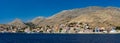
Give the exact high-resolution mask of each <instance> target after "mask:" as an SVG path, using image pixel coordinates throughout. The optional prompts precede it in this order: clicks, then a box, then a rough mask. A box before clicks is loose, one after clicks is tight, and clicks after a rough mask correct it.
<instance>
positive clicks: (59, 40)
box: [0, 33, 120, 43]
mask: <svg viewBox="0 0 120 43" xmlns="http://www.w3.org/2000/svg"><path fill="white" fill-rule="evenodd" d="M0 43H120V34H26V33H0Z"/></svg>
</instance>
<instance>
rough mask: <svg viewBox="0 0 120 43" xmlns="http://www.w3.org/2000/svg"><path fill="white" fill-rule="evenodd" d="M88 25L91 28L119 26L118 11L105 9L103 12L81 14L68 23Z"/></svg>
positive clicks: (119, 11)
mask: <svg viewBox="0 0 120 43" xmlns="http://www.w3.org/2000/svg"><path fill="white" fill-rule="evenodd" d="M71 22H81V23H88V24H90V25H91V26H101V27H106V26H120V9H119V8H114V7H107V8H105V9H103V10H97V11H95V12H89V13H86V14H82V15H80V16H78V17H76V18H74V19H72V20H71V21H70V23H71Z"/></svg>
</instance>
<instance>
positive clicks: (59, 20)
mask: <svg viewBox="0 0 120 43" xmlns="http://www.w3.org/2000/svg"><path fill="white" fill-rule="evenodd" d="M119 21H120V8H117V7H98V6H91V7H85V8H76V9H70V10H63V11H61V12H59V13H57V14H55V15H53V16H51V17H48V18H44V17H36V18H35V19H33V20H31V23H33V24H35V25H38V26H42V25H56V24H64V23H71V22H81V23H89V24H90V25H91V26H93V27H94V26H109V25H112V26H120V23H119ZM10 25H15V26H17V25H20V26H25V25H24V23H23V22H21V21H20V20H15V21H13V22H11V23H10Z"/></svg>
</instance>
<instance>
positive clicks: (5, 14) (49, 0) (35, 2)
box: [0, 0, 120, 24]
mask: <svg viewBox="0 0 120 43" xmlns="http://www.w3.org/2000/svg"><path fill="white" fill-rule="evenodd" d="M119 2H120V1H119V0H0V24H4V23H8V22H11V21H12V20H14V19H15V18H20V19H22V20H23V21H29V20H31V19H33V18H35V17H38V16H45V17H49V16H52V15H54V14H56V13H58V12H60V11H62V10H67V9H73V8H81V7H82V8H83V7H87V6H103V7H105V6H115V7H120V3H119Z"/></svg>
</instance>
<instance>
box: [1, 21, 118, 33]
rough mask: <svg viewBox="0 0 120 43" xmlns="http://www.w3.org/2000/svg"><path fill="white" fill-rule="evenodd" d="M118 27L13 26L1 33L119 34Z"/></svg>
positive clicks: (5, 27) (2, 26) (81, 25)
mask: <svg viewBox="0 0 120 43" xmlns="http://www.w3.org/2000/svg"><path fill="white" fill-rule="evenodd" d="M117 32H119V31H117V30H116V27H113V26H109V27H95V28H91V27H90V25H89V24H87V23H70V24H59V25H55V26H50V25H47V26H40V27H37V26H35V27H30V26H26V27H24V28H22V27H20V26H18V27H15V26H12V25H8V26H5V25H1V26H0V33H117Z"/></svg>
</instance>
